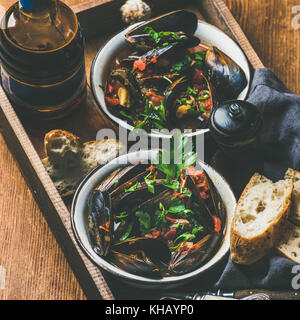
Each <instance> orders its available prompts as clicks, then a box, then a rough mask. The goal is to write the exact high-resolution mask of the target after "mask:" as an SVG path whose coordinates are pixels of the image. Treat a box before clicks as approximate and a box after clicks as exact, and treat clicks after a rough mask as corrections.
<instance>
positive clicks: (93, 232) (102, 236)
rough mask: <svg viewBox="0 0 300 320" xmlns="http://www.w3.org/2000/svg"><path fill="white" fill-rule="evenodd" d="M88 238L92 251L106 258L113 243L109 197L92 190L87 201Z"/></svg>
mask: <svg viewBox="0 0 300 320" xmlns="http://www.w3.org/2000/svg"><path fill="white" fill-rule="evenodd" d="M87 229H88V237H89V240H90V243H91V244H92V247H93V250H94V251H95V252H96V253H97V254H98V255H99V256H106V255H107V254H108V252H109V250H110V246H111V243H112V241H113V218H112V214H111V203H110V196H109V194H108V193H107V192H102V191H100V190H94V192H93V193H92V194H91V196H90V198H89V201H88V224H87Z"/></svg>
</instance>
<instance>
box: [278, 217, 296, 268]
mask: <svg viewBox="0 0 300 320" xmlns="http://www.w3.org/2000/svg"><path fill="white" fill-rule="evenodd" d="M286 223H287V229H286V231H285V233H284V235H283V236H282V237H281V240H280V242H279V244H278V246H277V250H278V251H279V252H280V253H281V254H282V255H283V256H285V257H286V258H288V259H290V260H292V261H294V262H296V263H299V264H300V227H298V226H297V225H295V224H293V223H291V222H289V221H287V222H286Z"/></svg>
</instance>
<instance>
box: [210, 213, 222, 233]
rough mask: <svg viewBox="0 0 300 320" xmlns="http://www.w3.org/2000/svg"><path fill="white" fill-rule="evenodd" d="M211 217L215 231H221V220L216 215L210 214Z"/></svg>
mask: <svg viewBox="0 0 300 320" xmlns="http://www.w3.org/2000/svg"><path fill="white" fill-rule="evenodd" d="M212 218H213V220H214V226H215V232H220V231H221V220H220V219H219V218H218V217H216V216H212Z"/></svg>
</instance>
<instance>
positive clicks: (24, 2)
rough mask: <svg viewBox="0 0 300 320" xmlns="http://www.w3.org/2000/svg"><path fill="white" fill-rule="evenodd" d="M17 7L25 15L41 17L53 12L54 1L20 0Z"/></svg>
mask: <svg viewBox="0 0 300 320" xmlns="http://www.w3.org/2000/svg"><path fill="white" fill-rule="evenodd" d="M19 5H20V10H21V12H23V13H24V14H25V15H30V16H43V15H45V14H46V13H47V12H48V13H49V12H51V11H53V10H55V7H56V0H20V1H19Z"/></svg>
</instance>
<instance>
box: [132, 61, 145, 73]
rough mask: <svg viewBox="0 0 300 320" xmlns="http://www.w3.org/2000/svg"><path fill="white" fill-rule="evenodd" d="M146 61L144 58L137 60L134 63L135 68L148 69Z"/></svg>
mask: <svg viewBox="0 0 300 320" xmlns="http://www.w3.org/2000/svg"><path fill="white" fill-rule="evenodd" d="M146 66H147V64H146V62H145V61H144V60H142V59H139V60H135V61H134V64H133V70H136V69H139V70H141V71H144V70H145V69H146Z"/></svg>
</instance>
